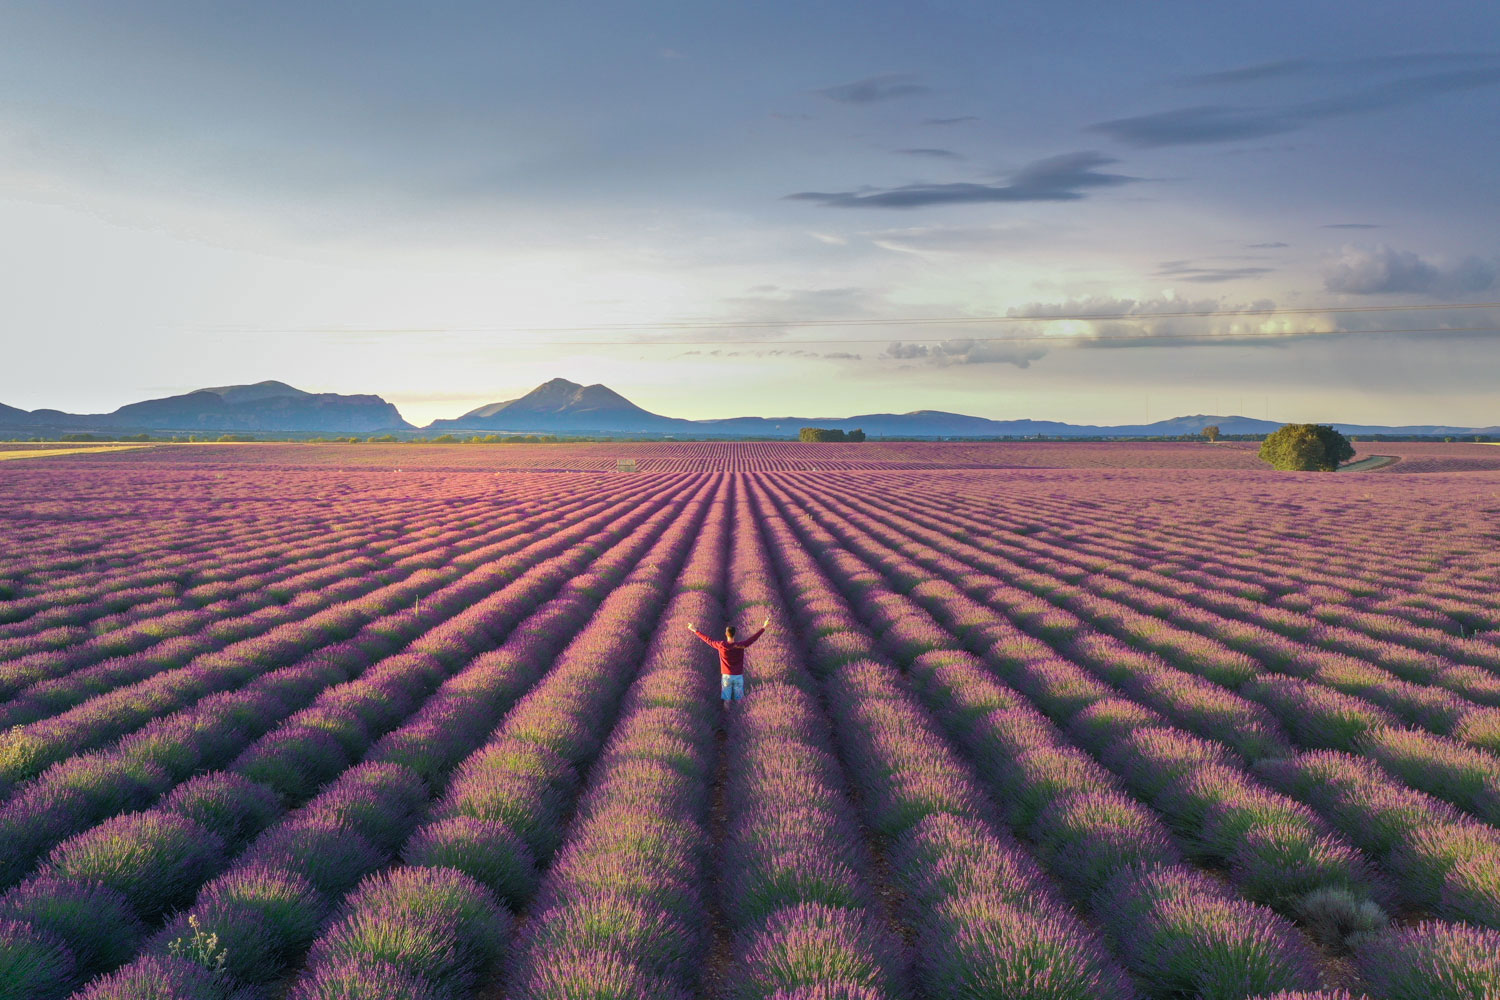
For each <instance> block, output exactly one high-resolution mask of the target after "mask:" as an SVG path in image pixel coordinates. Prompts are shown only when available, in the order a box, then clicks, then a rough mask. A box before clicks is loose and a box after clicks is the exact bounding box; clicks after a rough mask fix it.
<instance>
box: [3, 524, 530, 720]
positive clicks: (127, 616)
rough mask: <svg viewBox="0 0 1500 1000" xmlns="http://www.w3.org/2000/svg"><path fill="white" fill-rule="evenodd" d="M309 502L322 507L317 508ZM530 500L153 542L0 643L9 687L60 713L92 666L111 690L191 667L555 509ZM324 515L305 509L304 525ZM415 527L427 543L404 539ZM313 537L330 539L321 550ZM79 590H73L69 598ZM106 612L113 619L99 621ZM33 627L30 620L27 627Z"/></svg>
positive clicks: (22, 715)
mask: <svg viewBox="0 0 1500 1000" xmlns="http://www.w3.org/2000/svg"><path fill="white" fill-rule="evenodd" d="M304 506H306V507H307V509H308V510H309V511H317V510H318V507H317V506H316V505H304ZM527 506H529V507H532V508H533V509H529V510H528V509H526V508H525V507H517V508H516V509H507V510H505V511H504V512H503V513H501V514H499V516H494V515H493V514H491V516H487V517H481V516H479V515H481V514H485V513H489V512H490V509H491V508H492V505H491V504H489V503H483V504H475V505H467V506H465V507H460V508H457V509H454V508H453V506H452V505H450V504H447V503H442V502H433V501H428V502H423V503H420V504H404V505H402V507H401V510H400V511H399V512H397V513H395V514H391V515H388V516H385V517H381V518H375V519H372V522H373V523H365V524H361V525H360V527H359V528H358V529H355V530H350V529H347V528H346V529H341V530H338V531H333V532H330V531H328V529H327V525H326V521H325V522H324V523H322V524H321V525H320V524H318V523H315V524H313V525H311V526H309V527H306V528H303V529H301V530H293V529H292V528H290V527H289V526H283V529H282V535H281V536H280V537H278V538H277V540H276V541H274V542H270V543H267V544H265V545H260V546H258V545H254V544H247V543H249V542H254V541H257V539H254V538H251V539H243V540H242V539H239V538H232V539H218V542H219V545H218V547H217V548H216V549H214V550H211V554H210V553H202V552H191V553H186V554H185V553H181V552H178V551H176V550H175V549H174V550H168V551H167V552H166V553H165V555H164V553H163V551H162V550H160V549H153V548H152V547H151V544H150V540H149V539H148V540H143V544H142V546H141V548H140V550H139V551H138V552H137V553H136V554H135V557H134V559H133V560H132V562H131V564H130V565H131V568H130V569H128V570H125V571H124V572H120V571H118V570H115V569H113V567H109V568H108V571H107V572H104V573H95V574H92V575H91V578H92V579H94V580H96V581H97V583H96V584H95V586H94V587H91V588H88V589H87V590H85V591H84V592H85V593H86V594H87V595H89V597H90V601H89V603H84V604H75V605H66V604H65V605H64V606H63V607H61V608H58V609H56V610H57V611H58V612H61V613H65V614H67V615H68V624H66V625H58V626H57V627H45V628H42V629H40V630H39V631H34V632H32V633H31V634H28V635H24V636H20V637H18V638H13V639H3V640H0V694H3V695H7V696H8V695H11V694H17V693H19V694H21V695H30V696H32V699H31V700H36V699H38V698H39V699H40V701H41V702H42V707H43V708H52V706H53V705H54V704H55V703H58V702H59V701H60V700H61V699H62V698H66V697H67V694H68V693H69V692H67V691H63V692H59V691H57V690H55V688H56V685H57V684H58V682H61V681H69V680H72V678H70V677H69V675H71V674H72V673H74V672H76V671H79V670H80V669H82V668H87V667H90V666H93V665H96V664H99V665H101V666H100V668H96V669H95V670H94V671H92V673H94V674H98V673H99V672H100V669H103V670H104V671H106V675H104V676H97V677H94V678H92V679H91V682H90V683H87V684H85V685H82V689H83V690H104V689H106V688H107V687H111V686H115V685H117V684H118V683H120V682H121V680H122V679H124V678H123V676H112V675H108V673H107V672H108V671H110V670H113V671H114V672H115V673H116V674H119V673H120V672H121V670H122V669H124V670H129V669H130V668H131V667H132V666H133V665H134V664H142V663H145V664H150V663H155V662H158V661H161V662H169V663H172V664H174V665H181V664H182V663H184V662H186V660H187V659H189V658H191V657H192V656H195V655H199V654H200V653H202V652H206V651H209V650H211V649H213V648H215V645H216V644H217V645H222V644H223V643H226V642H232V641H236V640H239V639H242V638H245V637H246V636H247V635H249V634H254V633H255V632H258V631H264V630H266V629H268V628H270V627H272V626H273V625H275V624H278V623H282V622H285V621H290V620H295V619H296V618H298V617H304V616H305V615H306V614H307V613H309V610H310V608H309V605H311V609H316V607H317V606H320V605H319V603H318V602H319V596H320V595H319V593H318V592H319V591H320V590H322V589H324V588H327V587H329V586H330V585H331V584H335V583H337V584H338V585H339V586H341V587H344V588H346V589H348V588H355V589H357V588H358V587H359V586H360V580H361V577H368V578H370V579H372V580H373V579H378V578H380V577H385V578H386V579H387V580H389V579H392V578H394V577H395V576H399V575H402V574H405V573H410V572H412V571H414V570H417V569H423V568H437V567H441V566H442V565H443V564H444V559H445V557H447V556H450V555H452V554H453V552H452V546H454V545H455V544H462V543H463V542H464V541H465V540H466V539H467V538H470V537H473V536H475V535H480V534H487V533H492V532H494V531H496V530H497V529H500V528H503V527H506V526H508V525H511V524H514V523H516V522H519V521H522V520H523V519H526V518H536V517H537V516H539V515H545V514H546V513H548V511H547V509H546V506H540V505H527ZM289 516H292V515H291V513H290V512H289ZM313 516H314V515H313V514H312V513H304V514H303V516H302V518H300V520H307V519H310V518H312V517H313ZM322 517H323V518H326V517H327V514H326V513H324V514H323V515H322ZM408 534H410V535H413V536H415V540H412V539H407V540H405V541H402V539H403V538H404V537H405V536H407V535H408ZM330 536H332V538H330ZM313 538H317V539H319V540H320V542H321V544H319V545H316V546H313V545H309V544H308V543H309V541H311V540H312V539H313ZM340 571H341V572H340ZM54 589H55V588H54V587H53V586H51V585H50V584H49V585H48V586H47V588H46V589H45V591H44V595H47V596H50V595H51V594H52V593H53V592H54ZM69 589H70V588H67V587H66V586H63V587H61V591H62V594H63V596H64V597H66V595H67V593H68V590H69ZM72 589H73V590H77V589H79V588H72ZM143 591H144V592H145V593H147V594H149V595H152V596H156V597H157V599H156V600H154V601H152V602H151V603H148V604H143V605H136V606H134V607H131V606H130V605H129V604H128V603H126V602H128V601H130V600H131V599H132V595H138V594H140V593H142V592H143ZM158 595H159V596H158ZM39 599H46V598H45V596H44V597H42V598H39ZM21 603H24V602H7V603H6V604H4V605H0V607H4V608H6V609H9V608H11V607H14V606H16V605H17V604H21ZM325 603H326V601H325ZM283 605H285V607H283ZM117 607H118V608H120V609H121V610H120V611H118V612H117V613H115V614H105V612H108V611H110V610H111V609H114V608H117ZM126 608H128V609H129V610H125V609H126ZM96 615H102V617H92V616H96ZM33 617H37V616H33ZM30 623H31V622H30V620H29V619H28V620H27V621H23V622H21V623H18V625H17V626H15V627H16V628H21V627H24V626H26V625H28V624H30ZM84 625H88V626H89V627H88V628H84V627H83V626H84ZM96 633H97V634H96ZM171 640H176V641H171ZM121 657H128V658H129V662H127V663H123V664H122V663H118V662H117V663H109V662H106V661H109V660H118V659H119V658H121ZM49 687H50V688H53V690H49ZM27 700H28V699H26V698H22V699H19V702H18V703H19V704H25V703H26V701H27ZM66 704H68V703H66V702H64V704H63V706H62V707H66ZM43 714H44V713H43ZM35 717H40V715H39V714H38V712H37V707H36V706H28V707H27V709H24V710H19V711H18V710H17V709H15V708H13V707H12V706H7V713H6V718H5V720H4V721H5V722H6V723H7V724H10V725H14V724H16V723H18V722H26V721H31V718H35Z"/></svg>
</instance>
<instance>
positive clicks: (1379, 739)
mask: <svg viewBox="0 0 1500 1000" xmlns="http://www.w3.org/2000/svg"><path fill="white" fill-rule="evenodd" d="M883 527H884V526H883V525H877V526H876V527H875V532H876V534H882V533H883V532H882V530H881V529H882V528H883ZM905 530H906V531H907V532H911V533H913V534H917V533H919V532H918V530H917V529H913V528H911V527H906V529H905ZM960 550H961V546H950V551H954V552H957V551H960ZM931 563H932V560H931V559H928V560H926V564H929V565H930V564H931ZM924 586H925V589H926V593H927V596H929V597H937V596H938V595H939V594H940V593H941V592H940V591H938V590H936V589H934V588H933V587H932V586H931V585H930V584H929V585H924ZM969 589H970V590H971V591H973V592H975V593H976V595H977V596H979V597H980V598H982V599H983V600H985V601H986V602H987V603H988V604H989V605H991V606H992V607H995V608H998V609H1001V610H1003V611H1004V612H1005V613H1006V614H1009V615H1011V616H1013V617H1015V618H1017V619H1019V620H1021V621H1023V622H1024V621H1026V620H1027V616H1026V612H1025V610H1024V608H1025V599H1024V598H1022V599H1021V600H1019V601H1018V600H1017V599H1016V598H1014V597H1008V596H1007V592H1008V591H1007V588H1004V587H998V588H993V589H991V588H989V587H986V586H979V587H977V588H976V587H974V586H972V585H970V586H969ZM1009 593H1014V591H1009ZM956 596H957V595H956V594H953V593H949V594H948V595H946V596H945V597H944V598H943V602H944V603H945V604H946V605H947V606H949V607H950V608H951V607H952V605H953V603H954V599H955V597H956ZM1071 606H1073V607H1074V608H1075V609H1079V610H1084V609H1081V608H1079V606H1078V605H1077V604H1076V603H1075V604H1073V605H1071ZM1050 617H1051V619H1052V621H1051V622H1050V623H1049V630H1051V631H1053V632H1054V636H1053V638H1054V640H1056V638H1057V636H1056V635H1055V633H1056V631H1058V630H1059V629H1065V631H1062V635H1061V639H1062V641H1060V642H1057V641H1055V644H1056V645H1058V646H1059V648H1061V649H1063V650H1065V651H1066V652H1067V654H1068V655H1069V656H1070V657H1071V658H1072V659H1073V660H1074V661H1076V662H1078V663H1081V664H1084V665H1086V666H1088V667H1089V668H1090V669H1091V670H1092V671H1094V672H1095V673H1096V674H1097V675H1099V676H1100V677H1102V678H1104V679H1106V680H1108V681H1110V682H1111V683H1114V684H1116V685H1119V686H1121V687H1122V688H1123V689H1124V690H1125V691H1126V692H1128V693H1129V695H1130V696H1131V697H1132V698H1133V699H1135V700H1136V701H1138V702H1140V703H1142V704H1144V705H1147V706H1149V707H1150V708H1151V709H1153V710H1154V711H1156V712H1158V713H1160V715H1161V716H1165V717H1167V718H1170V719H1172V720H1173V721H1174V722H1176V723H1178V724H1179V725H1182V726H1184V727H1185V728H1188V729H1190V730H1192V731H1194V732H1196V733H1199V734H1200V735H1203V736H1207V737H1209V738H1211V739H1213V740H1216V741H1218V742H1220V743H1223V744H1226V745H1228V746H1229V747H1231V748H1233V749H1234V750H1235V751H1237V752H1238V754H1239V755H1240V756H1241V757H1243V758H1245V759H1247V760H1250V761H1259V760H1268V761H1269V760H1274V761H1282V760H1285V759H1286V758H1288V757H1289V756H1291V753H1292V751H1291V749H1290V746H1289V742H1290V741H1289V739H1288V737H1287V735H1286V732H1290V733H1292V734H1293V735H1294V736H1296V737H1297V738H1298V740H1299V742H1301V743H1303V744H1304V745H1305V744H1306V743H1309V742H1310V743H1311V745H1313V746H1315V747H1329V746H1332V747H1336V748H1340V749H1345V750H1358V751H1360V752H1361V753H1362V754H1364V755H1366V756H1367V757H1369V758H1371V759H1372V760H1374V761H1377V762H1379V764H1381V765H1382V766H1384V768H1385V769H1386V770H1387V771H1389V772H1391V773H1392V774H1394V775H1396V776H1397V777H1399V778H1401V779H1403V780H1404V781H1405V782H1406V783H1407V784H1408V785H1412V786H1416V788H1419V789H1422V790H1423V791H1426V792H1430V793H1433V794H1434V795H1436V796H1437V798H1438V799H1442V800H1446V801H1437V800H1435V799H1434V798H1432V797H1431V796H1429V795H1425V794H1422V793H1421V792H1416V791H1413V790H1412V789H1411V788H1409V787H1403V786H1402V785H1401V784H1399V783H1397V782H1394V781H1392V780H1391V779H1390V778H1386V777H1384V775H1380V777H1381V782H1380V784H1381V785H1382V787H1383V788H1385V789H1386V790H1385V791H1384V793H1383V794H1382V796H1381V797H1380V799H1378V800H1375V801H1380V802H1387V803H1392V804H1394V803H1397V802H1399V803H1400V809H1401V810H1404V811H1405V813H1407V814H1410V817H1411V818H1410V819H1409V820H1407V821H1405V822H1402V823H1401V824H1400V825H1399V826H1398V827H1397V828H1396V829H1395V830H1387V832H1386V833H1385V835H1384V837H1383V838H1381V839H1380V840H1378V841H1373V842H1372V841H1370V840H1369V834H1370V831H1371V829H1372V827H1371V825H1370V822H1369V820H1370V816H1369V810H1368V809H1366V810H1360V809H1358V808H1355V809H1353V811H1349V810H1343V811H1339V810H1336V809H1335V808H1334V806H1333V805H1332V804H1331V803H1329V802H1328V801H1326V800H1325V801H1323V802H1321V803H1319V802H1314V803H1313V804H1314V805H1315V806H1317V807H1318V808H1319V810H1320V811H1322V812H1324V813H1325V814H1328V815H1329V818H1330V819H1331V820H1332V821H1333V822H1334V823H1335V825H1337V826H1338V827H1340V829H1342V830H1343V831H1344V832H1346V833H1347V834H1348V835H1349V836H1351V837H1354V838H1355V839H1356V840H1359V839H1361V838H1363V839H1364V842H1365V844H1374V845H1375V846H1374V847H1373V854H1374V856H1376V857H1378V858H1379V859H1380V860H1381V861H1382V862H1383V864H1384V865H1385V867H1387V869H1388V870H1393V871H1395V872H1396V873H1397V875H1398V880H1399V882H1400V888H1401V889H1402V890H1403V892H1404V894H1405V896H1406V897H1407V898H1408V899H1409V900H1410V901H1411V902H1414V903H1416V904H1419V905H1424V906H1430V905H1434V904H1438V903H1441V904H1442V909H1443V910H1444V912H1447V913H1449V914H1451V915H1454V916H1458V917H1462V918H1464V919H1470V920H1479V921H1480V922H1483V923H1486V924H1488V925H1490V926H1500V923H1497V922H1496V921H1495V914H1496V913H1497V905H1500V904H1497V902H1496V901H1495V898H1494V890H1495V888H1496V887H1497V886H1500V835H1497V833H1496V831H1495V830H1494V829H1493V828H1492V827H1490V826H1488V825H1486V824H1485V823H1483V822H1476V821H1475V820H1474V819H1472V818H1470V817H1469V816H1465V815H1463V814H1462V813H1460V812H1458V811H1457V810H1455V809H1453V808H1452V805H1457V806H1460V807H1462V808H1463V809H1465V810H1467V811H1468V812H1469V813H1470V814H1472V815H1473V816H1477V817H1479V819H1481V820H1485V821H1493V819H1494V818H1495V816H1496V815H1497V810H1496V809H1495V806H1494V803H1495V802H1496V801H1500V800H1497V798H1496V792H1497V791H1500V780H1497V779H1500V761H1496V760H1495V759H1494V758H1493V757H1491V756H1490V755H1489V754H1488V753H1487V752H1485V751H1483V750H1479V749H1475V748H1472V747H1465V746H1463V745H1461V744H1458V743H1455V742H1454V741H1452V740H1447V739H1443V738H1441V737H1434V736H1431V735H1428V734H1425V733H1422V732H1419V731H1414V730H1405V729H1398V728H1394V720H1393V719H1391V718H1390V717H1389V716H1388V715H1386V713H1384V711H1383V710H1382V709H1381V708H1379V707H1377V706H1376V705H1372V704H1370V703H1368V702H1364V701H1362V700H1361V699H1358V698H1355V697H1352V696H1350V695H1347V694H1341V693H1339V692H1336V691H1332V690H1328V689H1325V688H1322V687H1320V686H1319V685H1317V684H1315V683H1309V682H1308V681H1305V680H1302V679H1300V678H1296V677H1280V678H1278V677H1275V676H1274V675H1256V674H1255V673H1254V672H1253V671H1252V672H1250V673H1249V674H1246V675H1242V674H1240V672H1239V671H1238V670H1235V671H1230V670H1229V669H1228V668H1226V667H1221V668H1220V669H1219V670H1218V671H1215V670H1214V669H1213V668H1212V667H1211V666H1208V667H1206V666H1205V665H1204V662H1205V660H1211V659H1212V658H1213V657H1214V656H1215V655H1216V654H1217V655H1218V656H1219V662H1220V663H1221V664H1223V663H1224V662H1225V660H1227V659H1228V658H1229V657H1228V651H1226V650H1223V649H1222V648H1219V649H1218V650H1215V649H1213V648H1211V647H1210V648H1208V650H1207V653H1208V656H1200V657H1198V658H1196V659H1194V658H1189V657H1187V656H1182V657H1180V658H1178V659H1175V660H1174V661H1173V662H1178V663H1181V662H1184V661H1186V665H1187V668H1188V670H1189V671H1193V670H1196V671H1197V672H1201V673H1203V674H1205V675H1207V676H1208V677H1209V678H1211V679H1213V680H1215V681H1219V682H1220V683H1224V682H1225V677H1226V676H1227V677H1228V678H1229V679H1230V680H1233V679H1238V680H1239V682H1240V683H1239V684H1238V690H1239V692H1240V694H1241V695H1244V696H1245V698H1241V697H1237V696H1236V695H1234V694H1230V693H1229V692H1228V691H1226V690H1225V689H1224V688H1223V687H1221V686H1219V684H1217V683H1211V682H1210V681H1209V680H1203V679H1200V678H1199V677H1198V676H1197V675H1196V673H1192V672H1189V673H1184V672H1183V671H1179V670H1177V669H1174V668H1173V667H1172V666H1171V665H1170V664H1169V663H1163V662H1161V661H1156V660H1152V659H1150V658H1148V657H1143V656H1142V655H1141V654H1140V653H1138V652H1136V651H1134V650H1132V649H1130V648H1128V647H1125V646H1123V645H1121V644H1120V643H1118V642H1114V641H1113V640H1110V639H1107V638H1101V637H1098V636H1093V635H1085V634H1084V633H1083V628H1084V625H1085V623H1086V622H1087V623H1089V624H1093V625H1095V626H1098V627H1101V628H1105V629H1109V628H1110V620H1109V619H1107V618H1105V619H1103V620H1101V618H1100V616H1097V615H1096V616H1091V617H1090V618H1089V619H1086V620H1085V621H1080V620H1078V619H1073V620H1072V621H1071V622H1068V621H1066V620H1064V621H1058V619H1059V618H1062V619H1067V618H1068V617H1069V616H1068V615H1067V613H1066V612H1062V611H1059V610H1058V609H1056V608H1054V609H1053V610H1052V611H1051V612H1050ZM1162 631H1163V632H1166V631H1170V630H1169V628H1167V627H1165V626H1163V627H1162ZM1156 645H1158V648H1160V647H1162V646H1165V645H1167V643H1166V642H1158V643H1157V644H1156ZM1179 648H1180V647H1179ZM1195 648H1200V647H1195ZM1231 686H1234V685H1231ZM1246 699H1249V700H1246ZM1457 701H1458V699H1454V698H1452V697H1451V696H1449V698H1448V702H1450V703H1452V702H1457ZM1257 703H1259V704H1257ZM1461 705H1462V703H1461V702H1460V703H1459V706H1458V707H1461ZM1267 709H1269V711H1267ZM1467 711H1468V715H1467V717H1468V718H1471V719H1472V718H1473V716H1474V715H1475V714H1480V715H1482V716H1485V717H1488V716H1489V715H1490V714H1491V713H1492V710H1490V709H1478V708H1476V707H1475V706H1469V709H1468V710H1467ZM1283 725H1284V726H1285V727H1286V730H1285V731H1283V730H1282V726H1283ZM1349 766H1350V768H1352V770H1348V771H1347V780H1348V781H1349V782H1354V783H1357V784H1358V785H1360V786H1361V787H1362V788H1363V789H1364V790H1368V789H1369V787H1370V784H1371V780H1372V778H1371V774H1372V771H1371V767H1370V765H1369V762H1367V761H1359V762H1358V763H1354V764H1350V765H1349ZM1282 770H1283V771H1284V768H1282ZM1274 773H1280V772H1274ZM1373 773H1375V774H1379V769H1378V768H1376V769H1375V770H1374V772H1373ZM1283 784H1284V781H1283ZM1301 797H1303V798H1305V795H1303V796H1301ZM1349 801H1350V802H1351V803H1358V802H1360V801H1361V800H1360V799H1359V798H1353V799H1350V800H1349ZM1367 801H1368V800H1367ZM1330 811H1333V812H1338V815H1333V814H1332V813H1331V812H1330ZM1390 811H1391V810H1390V809H1388V810H1387V812H1390ZM1397 815H1400V813H1399V812H1398V813H1397ZM1388 822H1390V820H1387V823H1388ZM1366 849H1367V850H1372V848H1371V847H1367V848H1366Z"/></svg>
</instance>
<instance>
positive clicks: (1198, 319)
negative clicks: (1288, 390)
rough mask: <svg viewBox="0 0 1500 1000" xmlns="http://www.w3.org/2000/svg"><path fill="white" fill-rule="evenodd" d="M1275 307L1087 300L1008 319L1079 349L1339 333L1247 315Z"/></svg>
mask: <svg viewBox="0 0 1500 1000" xmlns="http://www.w3.org/2000/svg"><path fill="white" fill-rule="evenodd" d="M1273 308H1275V303H1274V302H1272V301H1270V300H1269V299H1258V300H1255V301H1253V302H1245V303H1237V304H1236V303H1228V302H1225V301H1223V300H1222V299H1217V298H1204V299H1183V298H1177V297H1176V296H1171V295H1163V296H1158V297H1155V298H1149V299H1136V298H1116V297H1106V296H1086V297H1083V298H1077V299H1068V300H1066V301H1062V302H1028V303H1026V304H1025V305H1022V306H1017V307H1015V308H1013V309H1011V310H1010V311H1009V313H1008V315H1010V316H1013V317H1016V318H1027V319H1031V320H1033V322H1032V323H1030V324H1028V325H1027V326H1028V328H1029V329H1030V330H1031V331H1032V333H1033V335H1034V336H1037V337H1038V338H1040V339H1042V341H1043V343H1045V342H1046V341H1048V340H1054V339H1055V341H1056V342H1057V343H1058V344H1066V345H1067V346H1070V347H1077V348H1098V347H1107V348H1120V349H1123V348H1132V347H1155V348H1161V347H1201V346H1218V347H1223V346H1251V345H1253V346H1260V347H1265V346H1284V345H1285V343H1287V342H1288V341H1290V340H1291V339H1294V338H1296V337H1299V336H1320V335H1324V334H1327V333H1333V332H1337V330H1338V326H1337V325H1336V323H1335V322H1334V321H1333V320H1332V319H1330V318H1328V317H1320V316H1296V315H1290V316H1266V315H1243V314H1242V313H1243V312H1244V311H1245V310H1266V309H1273Z"/></svg>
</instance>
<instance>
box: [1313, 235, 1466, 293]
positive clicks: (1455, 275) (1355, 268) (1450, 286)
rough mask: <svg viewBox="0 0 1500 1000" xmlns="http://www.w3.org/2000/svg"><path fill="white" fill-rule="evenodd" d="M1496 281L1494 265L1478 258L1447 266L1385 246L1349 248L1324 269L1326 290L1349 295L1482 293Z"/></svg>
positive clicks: (1409, 252) (1326, 263)
mask: <svg viewBox="0 0 1500 1000" xmlns="http://www.w3.org/2000/svg"><path fill="white" fill-rule="evenodd" d="M1495 280H1496V271H1495V265H1494V264H1493V263H1492V262H1490V261H1486V260H1482V259H1480V258H1478V257H1466V258H1464V259H1463V260H1460V261H1459V262H1457V263H1456V264H1452V265H1447V266H1445V265H1442V264H1437V263H1433V262H1432V261H1429V260H1426V259H1424V258H1423V257H1421V256H1420V255H1418V254H1416V253H1413V252H1412V251H1410V250H1397V249H1394V248H1393V247H1389V246H1386V245H1385V244H1381V245H1379V246H1376V247H1353V246H1346V247H1344V248H1343V249H1342V250H1340V251H1339V253H1338V255H1337V256H1335V257H1332V258H1330V259H1329V260H1327V261H1326V262H1325V263H1324V267H1323V287H1324V288H1326V289H1327V290H1328V291H1330V292H1340V293H1343V294H1347V295H1383V294H1389V293H1393V292H1424V293H1429V294H1454V293H1460V294H1461V293H1464V292H1482V291H1487V290H1488V289H1491V288H1493V287H1495Z"/></svg>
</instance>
